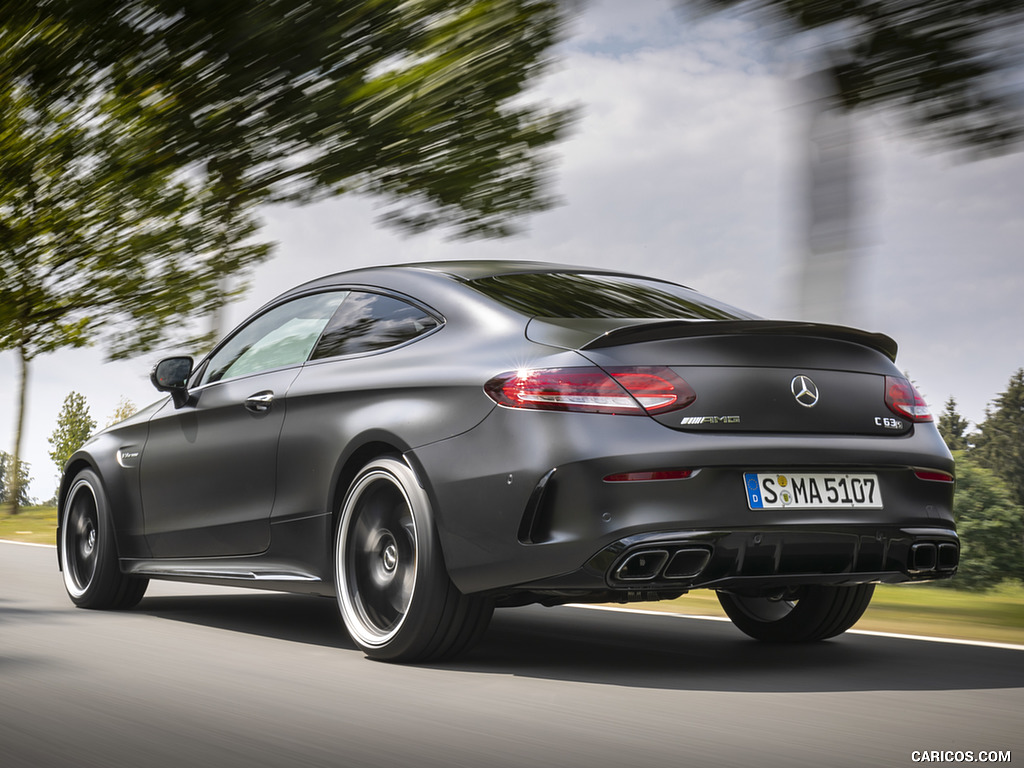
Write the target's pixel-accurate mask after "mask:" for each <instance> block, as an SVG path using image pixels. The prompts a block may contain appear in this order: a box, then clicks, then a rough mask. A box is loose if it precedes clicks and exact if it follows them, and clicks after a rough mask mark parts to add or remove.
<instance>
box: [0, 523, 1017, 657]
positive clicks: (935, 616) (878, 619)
mask: <svg viewBox="0 0 1024 768" xmlns="http://www.w3.org/2000/svg"><path fill="white" fill-rule="evenodd" d="M56 530H57V510H56V508H54V507H43V506H36V507H22V508H21V511H20V512H19V514H18V515H16V516H11V515H10V514H9V511H8V509H7V508H6V507H0V539H7V540H9V541H25V542H32V543H36V544H53V543H55V541H54V539H55V536H56ZM632 606H633V607H636V608H640V609H643V610H652V611H668V612H672V613H685V614H691V615H697V616H723V617H724V616H725V613H724V612H723V611H722V608H721V606H719V604H718V598H717V597H715V593H714V592H711V591H709V590H706V589H705V590H697V591H696V592H693V593H691V594H689V595H684V596H683V597H680V598H679V599H678V600H663V601H661V602H658V603H633V604H632ZM856 629H868V630H874V631H878V632H895V633H898V634H905V635H932V636H935V637H955V638H961V639H965V640H986V641H989V642H998V643H1014V644H1017V645H1024V586H1022V585H1020V584H1016V585H1009V584H1007V585H1003V586H1000V587H998V588H996V589H994V590H990V591H989V592H985V593H982V594H979V593H976V592H960V591H957V590H953V589H944V588H942V587H936V586H933V585H928V584H914V585H887V584H883V585H880V586H878V587H876V588H875V596H874V599H873V600H872V601H871V606H870V607H869V608H868V610H867V613H865V614H864V617H863V618H862V619H861V620H860V621H859V622H858V623H857V626H856Z"/></svg>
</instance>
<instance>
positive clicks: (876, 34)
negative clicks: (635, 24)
mask: <svg viewBox="0 0 1024 768" xmlns="http://www.w3.org/2000/svg"><path fill="white" fill-rule="evenodd" d="M679 1H680V2H681V3H682V4H692V5H696V6H697V7H699V8H703V9H711V10H714V11H721V10H724V9H742V10H751V11H755V12H757V13H759V14H760V17H761V19H762V21H764V22H765V26H769V27H771V26H773V27H774V28H775V30H776V31H777V32H778V34H779V36H780V37H782V38H793V37H796V36H800V37H802V39H803V41H804V43H806V44H805V45H804V46H802V48H803V59H804V61H805V62H807V61H808V60H810V64H809V65H808V67H807V68H808V69H809V74H807V75H806V77H804V78H803V80H802V84H803V85H804V86H805V88H806V90H807V92H808V96H809V99H808V103H807V105H806V106H807V117H806V127H805V131H806V143H805V157H806V164H807V169H806V174H805V175H806V178H807V182H806V191H807V196H806V202H805V209H806V216H805V223H804V228H805V233H806V237H805V248H804V250H805V254H804V261H803V264H802V265H801V267H802V268H801V273H802V281H801V286H800V305H801V314H803V315H804V316H805V317H808V316H811V315H814V316H816V317H814V319H823V320H829V321H832V322H848V321H849V315H850V296H849V287H848V286H849V285H850V284H851V283H853V279H854V278H855V277H856V275H857V273H858V272H857V264H856V261H857V259H856V258H855V255H856V253H857V250H858V243H857V242H856V239H855V233H856V231H857V227H855V226H854V225H853V223H852V221H853V219H854V218H855V216H856V195H855V193H854V180H855V175H856V173H857V167H856V152H855V151H854V149H853V147H854V145H855V144H856V136H855V131H854V128H853V123H852V115H853V114H854V113H855V112H857V111H867V110H884V111H885V112H886V113H887V114H889V115H892V116H895V117H896V118H897V122H898V124H900V125H902V126H903V128H904V130H905V131H906V132H907V133H908V134H910V135H913V136H915V137H917V138H921V139H923V140H924V141H925V142H926V143H927V144H929V145H931V146H933V147H936V148H943V149H947V148H952V149H961V150H965V154H966V155H968V156H971V157H977V156H985V155H988V154H992V153H995V152H1002V151H1007V150H1009V149H1013V148H1017V147H1018V146H1019V143H1020V139H1021V137H1022V135H1024V131H1022V122H1024V121H1022V104H1024V100H1022V99H1021V95H1022V94H1021V92H1020V90H1021V89H1020V84H1021V81H1020V78H1019V77H1018V76H1017V73H1016V69H1015V68H1016V67H1017V66H1018V65H1019V60H1020V57H1019V53H1020V51H1019V41H1020V39H1021V35H1022V34H1024V1H1022V0H844V1H843V2H837V1H836V0H679ZM1015 48H1016V49H1017V50H1014V49H1015ZM811 52H816V61H815V60H814V58H813V56H812V55H811Z"/></svg>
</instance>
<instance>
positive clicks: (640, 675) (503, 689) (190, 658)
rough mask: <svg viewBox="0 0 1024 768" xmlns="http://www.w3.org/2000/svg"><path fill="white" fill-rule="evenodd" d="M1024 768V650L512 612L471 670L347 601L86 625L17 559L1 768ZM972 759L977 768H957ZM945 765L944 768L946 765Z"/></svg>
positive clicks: (201, 590)
mask: <svg viewBox="0 0 1024 768" xmlns="http://www.w3.org/2000/svg"><path fill="white" fill-rule="evenodd" d="M919 750H926V751H931V750H941V751H946V750H950V751H956V750H960V751H972V752H974V753H975V755H976V756H978V755H979V754H980V752H981V751H989V750H995V751H1010V752H1011V753H1012V756H1013V759H1014V762H1017V763H1022V762H1024V651H1017V650H1005V649H996V648H984V647H972V646H961V645H950V644H942V643H930V642H924V641H917V640H902V639H893V638H884V637H872V636H864V635H850V634H847V635H845V636H843V637H841V638H838V639H836V640H833V641H830V642H827V643H821V644H818V645H814V646H810V647H796V648H788V647H772V646H762V645H760V644H758V643H755V642H753V641H750V640H747V639H746V638H745V637H744V636H743V635H741V634H740V633H739V632H738V631H737V630H735V629H734V628H733V627H732V626H731V625H730V624H728V623H724V622H713V621H700V620H696V619H686V618H679V617H674V616H648V615H641V614H622V613H612V612H606V611H597V610H589V609H584V608H574V607H562V608H540V607H528V608H515V609H506V610H502V611H498V612H497V614H496V615H495V619H494V622H493V624H492V626H491V628H490V630H489V631H488V634H487V635H486V637H485V638H484V640H483V642H482V643H481V644H480V646H478V647H477V649H476V650H475V651H473V652H472V653H471V654H469V655H468V656H466V657H465V658H464V659H462V660H461V661H459V662H458V663H449V664H444V665H436V666H414V667H408V666H407V667H402V666H393V665H388V664H382V663H375V662H370V661H368V660H366V659H365V658H364V657H363V656H362V654H361V653H359V652H358V651H357V650H355V648H354V646H353V645H352V643H351V641H350V640H349V639H348V636H347V635H346V634H345V632H344V630H343V628H342V626H341V624H340V622H339V619H338V617H337V614H336V611H335V605H334V602H333V601H331V600H326V599H323V598H307V597H295V596H290V595H280V594H274V593H261V592H255V591H249V590H227V589H216V588H210V587H200V586H191V585H178V584H169V583H158V582H154V583H153V584H151V586H150V590H149V592H148V593H147V596H146V598H145V599H144V600H143V601H142V603H141V604H140V605H139V607H138V608H137V609H135V610H133V611H129V612H124V613H103V612H95V611H85V610H80V609H76V608H74V607H73V606H72V605H71V603H70V601H68V599H67V597H66V595H65V594H64V589H63V585H62V583H61V580H60V576H59V574H58V572H57V570H56V556H55V551H54V550H53V549H50V548H41V547H27V546H19V545H14V544H6V543H0V766H2V768H21V767H22V766H31V767H32V768H40V767H43V766H69V767H70V766H75V767H76V768H85V767H87V766H104V768H106V767H107V766H114V767H120V766H131V767H133V768H135V767H137V768H161V767H162V766H174V767H175V768H199V767H200V766H210V767H211V768H213V767H217V768H220V767H221V766H224V767H227V766H245V767H246V768H260V767H262V766H282V767H288V768H291V767H293V766H294V767H299V766H344V767H346V768H348V767H352V768H355V767H357V766H374V767H378V766H379V767H381V768H384V767H388V768H390V767H392V766H395V767H404V766H409V767H410V768H412V767H416V768H424V767H428V766H445V767H446V768H457V767H459V766H471V767H472V768H490V767H492V766H493V767H494V768H504V767H505V766H510V767H511V766H517V767H518V766H538V767H546V766H566V767H568V766H572V767H573V768H577V767H578V768H605V767H606V766H607V767H609V768H611V767H612V766H615V767H616V768H626V767H627V766H628V767H629V768H663V767H664V768H669V767H672V768H675V767H680V768H681V767H683V766H687V767H688V766H744V768H749V767H750V766H757V767H758V768H762V767H765V768H767V767H771V766H803V765H808V766H889V765H892V766H910V765H915V764H919V763H915V762H914V760H913V757H914V755H913V753H914V752H915V751H919ZM950 756H951V757H955V755H950ZM932 764H934V763H932Z"/></svg>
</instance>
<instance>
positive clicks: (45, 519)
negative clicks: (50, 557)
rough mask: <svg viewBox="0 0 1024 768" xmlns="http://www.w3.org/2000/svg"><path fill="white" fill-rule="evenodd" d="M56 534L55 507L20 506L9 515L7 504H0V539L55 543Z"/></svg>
mask: <svg viewBox="0 0 1024 768" xmlns="http://www.w3.org/2000/svg"><path fill="white" fill-rule="evenodd" d="M56 535H57V508H56V507H21V508H20V509H19V510H18V514H17V515H11V514H10V507H9V506H7V505H3V506H0V539H7V540H8V541H30V542H32V543H34V544H55V543H56Z"/></svg>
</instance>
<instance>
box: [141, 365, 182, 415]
mask: <svg viewBox="0 0 1024 768" xmlns="http://www.w3.org/2000/svg"><path fill="white" fill-rule="evenodd" d="M191 375H192V358H191V357H166V358H164V359H163V360H161V361H160V362H159V363H157V364H156V365H155V366H154V367H153V371H152V372H151V373H150V374H149V380H150V381H151V382H153V386H154V387H156V388H157V389H158V390H160V391H161V392H170V393H171V399H172V400H173V401H174V407H175V408H181V407H182V406H183V405H185V404H187V403H188V379H189V376H191Z"/></svg>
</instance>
